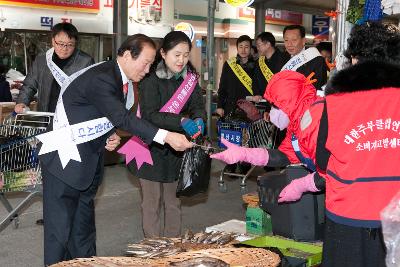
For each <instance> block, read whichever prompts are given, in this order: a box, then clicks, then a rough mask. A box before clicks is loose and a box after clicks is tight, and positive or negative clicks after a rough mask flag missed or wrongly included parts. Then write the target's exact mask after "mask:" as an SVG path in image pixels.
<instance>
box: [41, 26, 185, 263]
mask: <svg viewBox="0 0 400 267" xmlns="http://www.w3.org/2000/svg"><path fill="white" fill-rule="evenodd" d="M155 54H156V46H155V43H154V42H153V41H152V40H151V39H150V38H149V37H147V36H145V35H143V34H136V35H133V36H130V37H129V38H128V39H127V40H126V41H125V42H124V43H123V44H122V45H121V47H120V48H119V50H118V57H117V60H114V61H108V62H105V63H101V64H99V65H96V66H94V67H92V68H90V69H88V70H87V71H86V72H84V73H83V74H81V75H80V76H78V77H77V78H76V79H75V80H74V81H73V82H72V83H71V84H70V85H69V86H68V87H67V89H66V90H65V92H64V93H63V94H62V103H63V104H64V109H65V114H66V116H67V118H68V123H69V124H70V125H75V124H77V123H82V122H88V121H91V120H94V119H98V118H102V117H106V118H107V119H108V120H109V121H110V122H111V123H112V125H113V126H114V127H116V128H121V129H123V130H125V131H128V132H130V133H131V134H135V135H138V136H140V137H141V138H142V139H143V141H144V142H146V143H148V144H149V143H151V142H152V141H155V142H157V143H160V144H164V143H167V144H168V145H170V146H171V147H173V148H174V149H175V150H178V151H182V150H185V149H186V148H189V147H191V146H192V144H191V143H190V142H189V141H188V140H187V139H186V137H185V136H184V135H181V134H178V133H173V132H168V131H166V130H163V129H157V128H156V127H154V126H153V125H152V124H150V123H148V122H147V121H145V120H140V119H139V118H137V117H136V115H135V114H134V113H132V112H131V111H128V110H127V109H126V107H125V104H124V92H123V89H122V88H123V84H125V83H127V82H128V80H131V81H133V82H139V81H140V80H141V79H142V78H143V77H144V76H145V75H146V74H147V73H148V72H149V68H150V65H151V64H152V63H153V61H154V57H155ZM59 106H61V105H60V103H59V104H58V105H57V109H59ZM57 109H56V113H57V112H58V111H57ZM51 129H52V127H51ZM53 133H54V132H53ZM119 140H120V138H119V137H118V136H117V135H116V134H115V133H111V132H108V133H106V134H104V135H102V136H100V137H98V138H96V139H94V140H91V141H88V142H85V143H78V145H77V148H78V151H79V154H80V158H81V162H78V161H76V160H69V161H68V163H67V164H66V165H65V166H63V165H62V163H61V160H60V158H59V155H58V154H57V153H56V152H50V153H46V154H43V155H40V160H41V164H42V174H43V214H44V221H45V224H44V263H45V265H51V264H54V263H57V262H59V261H63V260H69V259H72V258H77V257H90V256H94V255H96V228H95V221H94V218H95V216H94V197H95V195H96V192H97V189H98V187H99V185H100V183H101V180H102V176H103V157H104V147H105V148H106V149H107V150H113V149H115V148H116V146H117V145H118V144H119ZM43 141H44V143H46V140H43ZM60 141H61V142H65V141H64V140H60ZM43 147H44V145H43ZM43 147H42V149H43Z"/></svg>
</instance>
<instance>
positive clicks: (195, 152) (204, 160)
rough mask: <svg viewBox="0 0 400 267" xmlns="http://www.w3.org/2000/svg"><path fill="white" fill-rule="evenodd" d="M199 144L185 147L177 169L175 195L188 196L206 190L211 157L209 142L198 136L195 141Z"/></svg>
mask: <svg viewBox="0 0 400 267" xmlns="http://www.w3.org/2000/svg"><path fill="white" fill-rule="evenodd" d="M195 143H196V144H199V145H201V146H194V147H192V148H190V149H187V150H186V151H185V153H184V155H183V161H182V165H181V168H180V170H179V176H178V187H177V189H176V196H177V197H181V196H186V197H190V196H193V195H195V194H198V193H203V192H206V191H207V189H208V183H209V181H210V173H211V158H210V155H209V153H210V150H211V149H207V147H209V142H207V141H204V140H203V138H202V137H201V138H198V139H197V141H196V142H195Z"/></svg>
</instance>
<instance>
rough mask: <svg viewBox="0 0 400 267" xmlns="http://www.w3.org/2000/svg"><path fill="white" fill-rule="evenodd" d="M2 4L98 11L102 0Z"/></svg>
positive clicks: (3, 0) (1, 1) (10, 0)
mask: <svg viewBox="0 0 400 267" xmlns="http://www.w3.org/2000/svg"><path fill="white" fill-rule="evenodd" d="M0 5H9V6H20V7H32V8H48V9H61V10H73V11H78V12H86V13H98V12H99V11H100V0H0Z"/></svg>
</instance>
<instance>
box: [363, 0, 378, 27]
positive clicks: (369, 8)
mask: <svg viewBox="0 0 400 267" xmlns="http://www.w3.org/2000/svg"><path fill="white" fill-rule="evenodd" d="M381 19H382V8H381V0H366V1H365V6H364V15H363V18H362V20H363V21H364V22H365V21H379V20H381Z"/></svg>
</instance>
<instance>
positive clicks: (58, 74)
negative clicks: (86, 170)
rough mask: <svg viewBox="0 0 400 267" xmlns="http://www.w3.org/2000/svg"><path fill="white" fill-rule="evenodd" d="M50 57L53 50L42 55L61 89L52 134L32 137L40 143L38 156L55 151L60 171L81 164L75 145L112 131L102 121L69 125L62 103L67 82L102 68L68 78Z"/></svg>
mask: <svg viewBox="0 0 400 267" xmlns="http://www.w3.org/2000/svg"><path fill="white" fill-rule="evenodd" d="M53 53H54V48H51V49H49V50H48V51H47V52H46V61H47V66H48V67H49V69H50V72H51V73H52V75H53V76H54V79H55V80H56V81H57V83H58V84H59V85H60V86H61V90H60V95H59V97H58V101H57V106H56V111H55V114H54V120H53V131H50V132H47V133H44V134H40V135H38V136H36V137H37V138H38V139H39V140H40V141H41V142H42V143H43V145H42V148H41V149H40V152H39V155H43V154H46V153H49V152H53V151H58V155H59V157H60V160H61V165H62V167H63V168H65V166H67V164H68V162H69V161H70V160H71V159H73V160H76V161H79V162H81V161H82V160H81V156H80V154H79V151H78V148H77V145H78V144H82V143H86V142H89V141H91V140H94V139H96V138H98V137H100V136H102V135H104V134H106V133H107V132H108V131H110V130H111V129H112V128H114V126H113V125H112V124H111V122H110V121H109V120H108V119H107V118H106V117H102V118H97V119H94V120H90V121H84V122H80V123H77V124H73V125H70V124H69V120H68V117H67V113H66V112H65V108H64V102H63V99H62V96H63V94H64V92H65V90H67V89H68V86H69V85H70V84H71V82H72V81H73V80H75V79H76V78H77V77H78V76H79V75H81V74H83V73H84V72H85V71H87V70H89V69H90V68H93V67H94V66H97V65H99V64H102V63H103V62H100V63H97V64H94V65H91V66H89V67H86V68H84V69H82V70H80V71H77V72H75V73H74V74H72V75H71V76H68V75H66V74H65V73H64V72H63V71H62V70H61V69H60V68H59V67H58V66H57V65H56V64H54V62H53V61H52V57H53Z"/></svg>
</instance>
